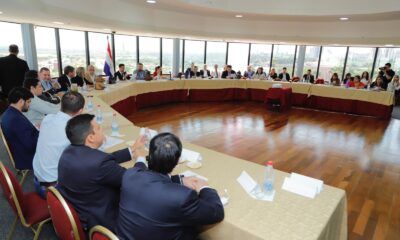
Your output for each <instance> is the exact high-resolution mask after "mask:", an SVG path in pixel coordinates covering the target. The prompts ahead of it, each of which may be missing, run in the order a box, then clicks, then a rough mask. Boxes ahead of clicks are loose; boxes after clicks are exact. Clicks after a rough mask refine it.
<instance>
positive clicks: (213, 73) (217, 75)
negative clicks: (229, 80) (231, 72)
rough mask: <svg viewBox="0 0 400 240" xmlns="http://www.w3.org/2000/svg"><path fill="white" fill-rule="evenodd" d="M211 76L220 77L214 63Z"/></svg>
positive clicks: (216, 65)
mask: <svg viewBox="0 0 400 240" xmlns="http://www.w3.org/2000/svg"><path fill="white" fill-rule="evenodd" d="M211 76H212V77H213V78H220V77H221V73H220V71H219V70H218V64H214V70H213V71H212V73H211Z"/></svg>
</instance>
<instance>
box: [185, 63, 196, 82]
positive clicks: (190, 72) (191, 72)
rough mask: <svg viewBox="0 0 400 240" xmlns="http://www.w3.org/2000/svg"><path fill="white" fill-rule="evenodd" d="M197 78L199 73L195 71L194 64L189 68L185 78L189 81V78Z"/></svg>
mask: <svg viewBox="0 0 400 240" xmlns="http://www.w3.org/2000/svg"><path fill="white" fill-rule="evenodd" d="M196 77H197V71H195V65H194V63H192V64H191V65H190V68H187V69H186V71H185V78H186V79H189V78H196Z"/></svg>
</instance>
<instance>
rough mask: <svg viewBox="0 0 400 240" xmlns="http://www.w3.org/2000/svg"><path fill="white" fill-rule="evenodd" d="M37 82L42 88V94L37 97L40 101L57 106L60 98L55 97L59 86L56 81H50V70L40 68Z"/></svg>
mask: <svg viewBox="0 0 400 240" xmlns="http://www.w3.org/2000/svg"><path fill="white" fill-rule="evenodd" d="M39 80H40V83H41V84H42V87H43V93H42V95H40V96H39V98H40V99H42V100H44V101H46V102H50V103H53V104H59V103H60V101H61V100H60V98H59V97H58V96H57V95H56V94H57V93H58V92H59V91H60V88H61V86H60V84H59V83H58V82H57V80H54V81H53V80H52V79H51V75H50V69H48V68H46V67H42V68H41V69H40V71H39Z"/></svg>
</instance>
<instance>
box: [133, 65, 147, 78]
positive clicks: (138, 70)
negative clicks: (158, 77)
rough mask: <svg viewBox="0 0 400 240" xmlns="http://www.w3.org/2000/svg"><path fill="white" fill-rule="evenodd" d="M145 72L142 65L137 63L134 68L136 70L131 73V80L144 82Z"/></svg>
mask: <svg viewBox="0 0 400 240" xmlns="http://www.w3.org/2000/svg"><path fill="white" fill-rule="evenodd" d="M146 72H147V71H146V70H144V69H143V63H138V64H137V66H136V70H135V71H133V79H135V80H144V77H145V75H146Z"/></svg>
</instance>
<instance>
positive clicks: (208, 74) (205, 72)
mask: <svg viewBox="0 0 400 240" xmlns="http://www.w3.org/2000/svg"><path fill="white" fill-rule="evenodd" d="M217 66H218V65H217ZM217 68H218V67H217ZM200 76H201V77H202V78H210V77H211V72H210V70H208V66H207V64H204V66H203V69H201V70H200Z"/></svg>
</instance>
